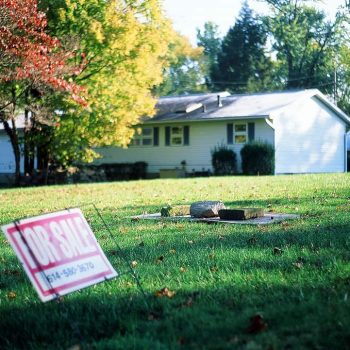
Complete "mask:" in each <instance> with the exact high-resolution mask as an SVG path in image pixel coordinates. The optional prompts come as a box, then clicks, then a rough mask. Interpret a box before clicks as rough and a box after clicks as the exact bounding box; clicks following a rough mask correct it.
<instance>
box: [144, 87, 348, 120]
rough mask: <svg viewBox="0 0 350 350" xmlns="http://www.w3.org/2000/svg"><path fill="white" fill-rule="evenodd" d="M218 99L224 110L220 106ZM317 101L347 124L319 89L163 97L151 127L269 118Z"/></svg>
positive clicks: (345, 117) (341, 113)
mask: <svg viewBox="0 0 350 350" xmlns="http://www.w3.org/2000/svg"><path fill="white" fill-rule="evenodd" d="M218 95H219V96H220V100H221V106H218ZM314 96H315V97H316V98H318V99H320V100H321V101H322V102H323V103H324V104H326V105H327V106H328V107H330V108H331V109H332V110H333V111H334V112H335V113H337V114H338V115H339V116H340V117H341V118H342V119H343V120H345V121H347V123H349V118H348V117H347V116H346V115H345V114H344V113H343V112H342V111H341V110H340V109H339V108H337V107H336V106H335V105H334V104H332V103H331V102H330V101H328V100H327V98H326V97H325V96H324V95H323V94H322V93H321V92H320V91H319V90H317V89H310V90H292V91H282V92H269V93H252V94H240V95H230V94H229V93H227V92H219V93H208V94H197V95H184V96H174V97H161V98H160V99H159V101H158V103H157V105H156V110H157V112H156V115H155V116H154V117H153V118H144V119H143V121H144V122H147V123H160V122H162V123H167V122H169V123H170V122H186V121H201V120H202V121H203V120H219V119H235V118H236V119H238V118H249V117H250V118H266V117H269V116H271V114H272V113H273V112H274V111H277V110H279V109H281V108H284V107H286V106H288V105H289V104H291V103H293V102H295V101H296V100H299V99H302V98H311V97H314Z"/></svg>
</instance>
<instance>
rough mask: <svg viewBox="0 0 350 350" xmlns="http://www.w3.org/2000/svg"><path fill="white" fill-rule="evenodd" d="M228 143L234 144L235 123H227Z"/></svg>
mask: <svg viewBox="0 0 350 350" xmlns="http://www.w3.org/2000/svg"><path fill="white" fill-rule="evenodd" d="M227 144H228V145H232V144H233V124H227Z"/></svg>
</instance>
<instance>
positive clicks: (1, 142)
mask: <svg viewBox="0 0 350 350" xmlns="http://www.w3.org/2000/svg"><path fill="white" fill-rule="evenodd" d="M16 125H17V129H18V131H19V134H20V135H22V132H23V129H24V115H20V116H19V117H18V119H17V122H16ZM15 169H16V164H15V156H14V154H13V149H12V145H11V141H10V138H9V136H8V135H7V134H6V132H5V130H4V125H3V123H1V122H0V184H8V183H11V182H13V180H14V174H15ZM21 172H22V173H23V172H24V165H23V161H22V160H21Z"/></svg>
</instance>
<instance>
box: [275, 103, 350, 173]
mask: <svg viewBox="0 0 350 350" xmlns="http://www.w3.org/2000/svg"><path fill="white" fill-rule="evenodd" d="M274 126H275V148H276V169H275V172H276V174H283V173H323V172H325V173H327V172H343V171H344V168H345V160H344V148H345V137H344V136H345V132H346V127H345V122H343V121H342V120H341V119H340V118H339V117H337V115H335V114H334V112H333V111H331V110H330V109H329V108H328V107H326V106H325V105H324V104H323V103H321V102H320V101H319V100H318V99H317V98H315V97H313V98H308V99H301V100H300V101H297V102H295V103H293V104H292V105H289V106H288V108H286V109H285V110H284V111H283V112H281V113H280V114H278V115H276V116H275V118H274Z"/></svg>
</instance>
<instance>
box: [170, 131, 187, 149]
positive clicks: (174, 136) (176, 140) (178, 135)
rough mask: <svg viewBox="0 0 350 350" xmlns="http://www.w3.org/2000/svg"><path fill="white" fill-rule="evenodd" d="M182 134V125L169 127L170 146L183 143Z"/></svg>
mask: <svg viewBox="0 0 350 350" xmlns="http://www.w3.org/2000/svg"><path fill="white" fill-rule="evenodd" d="M183 134H184V132H183V127H182V126H172V127H171V129H170V144H171V146H181V145H182V144H183Z"/></svg>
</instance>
